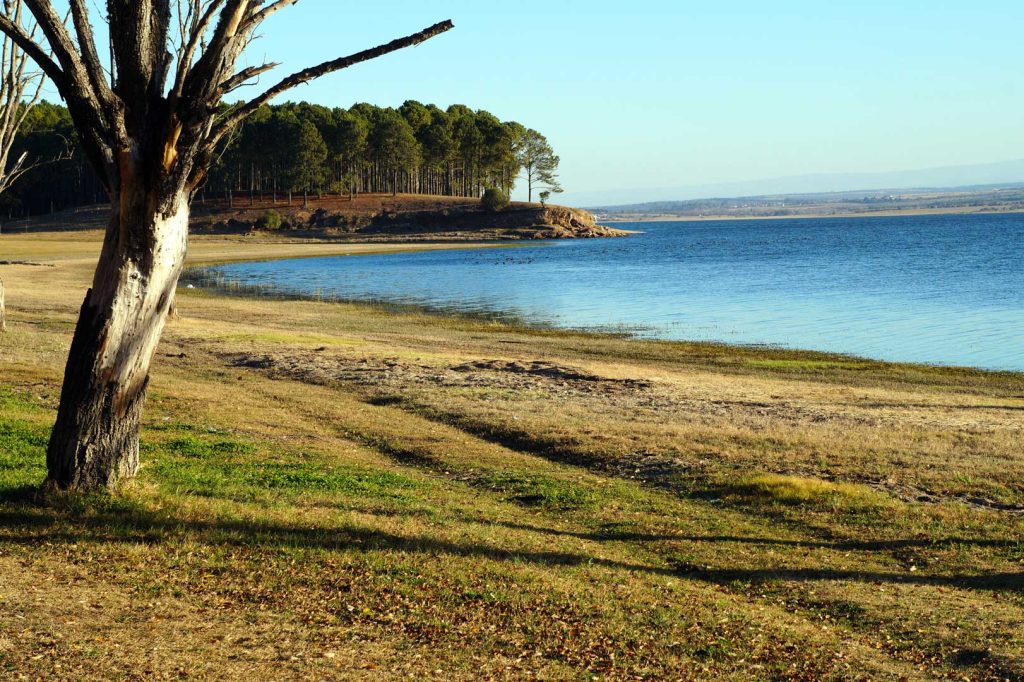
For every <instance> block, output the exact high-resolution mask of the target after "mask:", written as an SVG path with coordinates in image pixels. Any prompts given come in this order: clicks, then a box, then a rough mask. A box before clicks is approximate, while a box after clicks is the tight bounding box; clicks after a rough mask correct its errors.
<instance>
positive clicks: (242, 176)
mask: <svg viewBox="0 0 1024 682" xmlns="http://www.w3.org/2000/svg"><path fill="white" fill-rule="evenodd" d="M75 146H76V141H75V133H74V128H73V126H72V124H71V119H70V116H69V115H68V112H67V110H66V109H65V108H64V107H62V106H58V105H54V104H49V103H43V104H40V105H39V106H37V107H36V108H35V109H34V110H33V111H32V112H31V115H30V117H29V119H28V121H27V122H26V125H25V126H24V128H23V129H22V131H21V134H20V136H19V139H18V141H17V145H16V150H15V158H17V155H20V154H22V153H27V154H28V155H29V156H30V157H32V158H40V159H41V158H56V157H57V156H58V155H59V154H60V152H61V151H62V150H63V149H65V148H71V149H74V147H75ZM538 150H540V151H539V152H538ZM538 153H539V154H540V155H541V157H544V158H542V159H541V161H546V162H547V164H546V166H547V167H549V168H551V169H552V170H551V172H549V173H548V175H547V177H545V178H542V180H541V182H540V186H541V187H542V188H547V189H550V190H553V191H560V188H558V186H557V179H556V175H555V172H554V169H555V168H557V165H558V157H557V156H555V155H554V152H553V151H552V150H551V147H550V145H549V144H548V143H547V140H545V139H544V137H543V135H541V134H540V133H538V132H536V131H534V130H531V129H528V128H526V127H525V126H523V125H521V124H519V123H516V122H507V121H502V120H500V119H499V118H498V117H496V116H494V115H493V114H491V113H489V112H486V111H474V110H473V109H470V108H469V107H466V106H463V105H453V106H450V107H448V108H447V109H441V108H439V107H436V106H434V105H429V104H427V105H425V104H421V103H419V102H415V101H408V102H406V103H404V104H403V105H402V106H401V107H399V108H397V109H395V108H387V107H377V106H373V105H370V104H356V105H355V106H353V107H351V108H349V109H342V108H335V109H332V108H328V107H323V106H319V105H314V104H307V103H299V104H292V103H289V104H283V105H279V106H267V107H263V108H262V109H261V110H260V111H259V112H257V113H256V114H255V115H254V116H252V117H251V118H250V119H249V120H248V121H247V122H246V124H245V125H244V126H243V127H242V128H241V129H239V131H238V132H237V133H236V135H235V136H234V137H233V138H232V139H231V140H230V142H229V143H228V144H227V146H226V147H225V149H224V150H223V151H222V154H221V155H220V157H219V160H218V161H217V163H216V164H215V166H214V167H213V169H212V170H211V173H210V176H209V178H208V179H207V182H206V184H205V186H204V188H203V193H204V195H206V196H211V195H213V196H235V195H239V194H240V195H249V194H259V195H261V196H267V195H270V194H275V195H283V194H286V193H296V192H297V193H303V194H305V193H314V194H317V193H323V192H336V193H344V194H357V193H362V192H373V193H381V192H387V193H399V192H401V193H420V194H439V195H447V196H464V197H472V196H480V195H481V194H483V192H484V191H485V190H486V189H490V188H496V189H500V190H502V191H503V192H505V194H511V192H512V189H513V187H514V186H515V184H516V181H517V179H519V178H520V175H521V174H522V173H523V172H524V169H526V171H525V172H526V175H525V177H526V179H527V180H528V182H529V184H530V185H531V198H532V189H534V188H536V187H537V186H538V185H537V181H536V179H535V178H533V177H532V176H533V175H534V173H533V171H532V169H534V168H536V167H537V164H538V159H537V155H538ZM541 165H542V166H543V165H544V164H543V163H542V164H541ZM106 200H107V197H106V195H105V193H104V191H103V188H102V187H101V185H100V184H99V182H98V181H97V179H96V178H95V176H94V175H93V172H92V170H91V168H90V167H89V164H88V163H87V161H86V159H85V157H84V155H83V154H82V153H80V152H78V151H77V150H75V153H73V154H72V155H71V158H70V159H66V160H61V161H59V162H56V163H51V164H48V165H45V166H42V167H40V168H38V169H36V170H34V171H32V172H31V173H29V174H27V175H25V176H24V177H23V178H21V179H20V180H19V181H18V182H17V183H16V184H15V185H14V186H13V187H12V188H11V190H10V191H9V192H7V193H6V194H5V195H4V196H2V197H0V210H3V211H5V212H6V213H7V215H8V216H9V217H22V216H24V215H38V214H40V213H45V212H49V211H53V210H62V209H66V208H72V207H77V206H82V205H90V204H95V203H101V202H104V201H106Z"/></svg>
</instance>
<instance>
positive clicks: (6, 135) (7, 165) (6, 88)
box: [0, 0, 46, 194]
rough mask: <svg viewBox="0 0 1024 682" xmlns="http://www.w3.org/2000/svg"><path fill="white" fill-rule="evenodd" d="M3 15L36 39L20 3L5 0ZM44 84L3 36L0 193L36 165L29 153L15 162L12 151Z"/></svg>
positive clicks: (27, 59)
mask: <svg viewBox="0 0 1024 682" xmlns="http://www.w3.org/2000/svg"><path fill="white" fill-rule="evenodd" d="M4 14H5V16H6V17H7V18H8V20H9V21H10V23H11V24H13V25H14V26H16V27H17V28H18V29H20V30H21V31H22V32H23V33H24V34H25V35H27V36H28V37H29V38H32V39H34V38H35V37H36V36H37V34H38V32H39V27H38V26H37V25H36V23H35V22H34V21H33V20H32V15H31V14H29V13H27V12H25V10H24V5H23V3H22V1H21V0H4ZM30 67H31V68H30ZM45 82H46V79H45V77H44V75H43V72H42V71H40V70H38V68H36V67H34V66H33V65H32V60H31V58H30V57H29V54H28V53H27V52H26V51H25V50H24V49H22V48H21V46H20V45H19V44H18V42H17V41H15V40H14V39H12V38H11V37H10V36H9V35H7V34H4V41H3V48H2V51H0V194H2V193H3V192H4V191H6V190H7V189H8V188H9V187H10V186H11V185H12V184H14V182H15V181H16V180H17V179H18V178H20V177H21V176H22V175H24V174H25V173H27V172H28V171H30V170H32V169H33V168H35V167H36V166H37V165H39V163H38V162H36V163H34V162H32V161H31V160H30V159H29V155H28V152H25V153H23V154H21V155H19V156H18V157H17V158H14V159H12V158H11V152H12V150H13V149H14V142H15V139H16V138H17V136H18V131H20V130H21V128H22V126H24V124H25V120H26V119H27V118H28V115H29V113H31V111H32V108H33V107H34V106H35V105H36V104H38V103H39V100H40V98H41V97H42V95H43V85H44V84H45Z"/></svg>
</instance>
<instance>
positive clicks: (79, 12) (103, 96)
mask: <svg viewBox="0 0 1024 682" xmlns="http://www.w3.org/2000/svg"><path fill="white" fill-rule="evenodd" d="M71 16H72V18H73V20H74V22H75V33H77V34H78V47H79V49H80V50H81V51H82V59H83V60H84V62H85V69H86V72H87V73H88V74H89V81H90V82H91V83H92V87H93V89H94V90H95V91H96V95H97V97H98V98H99V100H100V102H102V103H103V106H104V107H105V108H107V109H108V112H107V114H108V116H110V115H112V114H113V110H114V108H115V99H114V93H113V91H112V90H111V89H110V85H109V84H108V83H107V78H106V76H105V74H104V73H103V65H102V64H101V63H100V58H99V55H98V54H97V52H96V40H95V39H94V38H93V35H92V25H91V24H90V23H89V10H88V9H87V8H86V6H85V0H71Z"/></svg>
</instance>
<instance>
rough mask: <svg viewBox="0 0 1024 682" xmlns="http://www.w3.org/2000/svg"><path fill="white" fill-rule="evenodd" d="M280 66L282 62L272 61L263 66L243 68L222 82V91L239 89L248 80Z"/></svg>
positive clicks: (223, 92) (227, 91)
mask: <svg viewBox="0 0 1024 682" xmlns="http://www.w3.org/2000/svg"><path fill="white" fill-rule="evenodd" d="M278 66H280V64H276V63H274V62H271V63H269V64H263V65H262V66H250V67H248V68H245V69H242V70H241V71H239V72H238V73H236V74H235V75H234V76H232V77H231V78H228V79H227V80H226V81H224V82H223V83H221V84H220V91H221V93H222V94H225V95H226V94H227V93H229V92H231V91H232V90H237V89H238V88H240V87H241V86H243V85H245V82H246V81H248V80H252V79H253V78H256V77H257V76H259V75H261V74H264V73H266V72H267V71H272V70H273V69H276V68H277V67H278Z"/></svg>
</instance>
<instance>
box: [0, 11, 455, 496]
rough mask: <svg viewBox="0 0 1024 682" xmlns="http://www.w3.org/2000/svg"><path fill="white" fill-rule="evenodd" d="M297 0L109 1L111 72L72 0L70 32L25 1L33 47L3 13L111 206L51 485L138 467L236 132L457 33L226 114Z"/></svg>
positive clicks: (359, 56)
mask: <svg viewBox="0 0 1024 682" xmlns="http://www.w3.org/2000/svg"><path fill="white" fill-rule="evenodd" d="M5 1H6V0H5ZM296 2H297V0H180V1H179V2H174V3H172V2H171V0H107V3H106V10H107V12H106V14H107V21H108V23H109V35H110V54H111V64H109V65H105V64H103V63H102V62H101V60H100V58H99V56H98V54H99V53H98V51H97V49H96V44H95V41H94V39H93V30H92V25H91V23H90V18H89V10H88V6H87V0H69V4H70V10H71V13H70V15H71V20H72V27H68V26H67V25H65V23H64V21H62V19H61V16H60V15H59V14H58V12H57V11H56V10H55V8H54V6H53V4H52V3H51V1H50V0H24V3H25V6H26V7H27V8H28V9H29V11H30V12H31V14H32V17H33V19H34V20H35V21H36V22H38V26H39V32H40V33H41V35H42V40H41V41H39V42H37V41H36V39H35V36H34V35H33V34H32V33H30V32H29V31H27V30H25V29H24V28H23V27H22V26H21V24H20V23H19V21H18V20H17V16H16V15H15V14H14V13H13V12H12V10H13V6H12V4H11V3H10V2H7V3H6V4H5V11H4V12H3V13H2V14H0V32H2V33H3V34H4V35H6V36H7V37H8V38H9V39H10V41H11V42H12V44H14V45H16V46H17V47H18V48H19V49H20V50H22V51H23V52H24V53H25V54H27V55H28V56H29V57H31V58H32V59H33V60H34V61H35V62H36V63H37V64H38V65H39V67H40V68H41V69H42V71H43V72H44V73H45V74H46V76H47V78H49V79H50V80H51V81H52V82H53V84H54V86H55V87H56V88H57V90H58V91H59V92H60V94H61V96H62V97H63V98H64V100H65V102H66V103H67V107H68V110H69V111H70V113H71V117H72V120H73V121H74V124H75V128H76V130H77V132H78V137H79V142H80V144H81V146H82V148H83V149H84V151H85V153H86V155H87V156H88V158H89V160H90V161H91V162H92V165H93V166H94V167H95V169H96V171H97V173H98V174H99V177H100V179H101V181H102V182H103V184H104V186H105V187H106V190H107V192H108V194H109V195H110V203H111V218H110V222H109V224H108V227H107V232H106V236H105V238H104V242H103V248H102V250H101V253H100V259H99V263H98V265H97V268H96V274H95V276H94V278H93V283H92V287H91V289H90V290H89V291H88V293H87V294H86V297H85V301H84V303H83V304H82V309H81V314H80V316H79V320H78V325H77V327H76V329H75V336H74V339H73V341H72V344H71V351H70V354H69V357H68V363H67V367H66V369H65V374H64V386H63V390H62V393H61V400H60V407H59V409H58V412H57V423H56V424H55V426H54V429H53V434H52V436H51V439H50V444H49V448H48V450H47V467H48V472H49V474H48V483H49V484H50V485H52V486H54V487H57V488H60V489H76V490H90V489H96V488H110V487H114V486H117V485H118V484H120V483H121V482H123V481H125V480H126V479H130V478H131V477H132V476H134V475H135V473H136V471H137V470H138V465H139V444H138V431H139V420H140V415H141V413H142V405H143V402H144V398H145V394H146V386H147V384H148V381H149V366H150V363H151V361H152V358H153V355H154V352H155V350H156V346H157V343H158V342H159V339H160V335H161V332H162V330H163V326H164V323H165V321H166V319H167V314H168V308H169V307H170V305H171V301H172V300H173V298H174V290H175V287H176V285H177V281H178V276H179V275H180V273H181V267H182V263H183V262H184V259H185V251H186V245H187V239H188V221H189V203H190V201H191V199H192V197H193V195H194V193H195V192H196V191H197V189H198V188H199V187H201V186H202V183H203V181H204V178H205V177H206V173H207V171H208V169H209V165H210V163H211V160H212V159H213V158H214V157H215V154H216V152H217V150H218V147H219V145H220V144H221V143H222V142H223V141H224V140H225V138H226V137H227V136H228V135H229V134H230V133H231V131H232V129H233V128H234V127H236V126H237V125H238V124H239V123H240V122H241V121H243V120H244V119H245V117H247V116H249V115H250V114H252V113H253V112H255V111H256V110H257V109H259V107H261V106H262V105H263V104H265V103H267V102H269V101H270V100H271V99H273V98H274V97H276V96H277V95H280V94H282V93H284V92H287V91H288V90H290V89H291V88H294V87H296V86H298V85H301V84H303V83H307V82H309V81H310V80H313V79H315V78H319V77H321V76H323V75H326V74H328V73H332V72H334V71H338V70H340V69H344V68H347V67H350V66H353V65H355V64H358V63H361V62H364V61H367V60H370V59H374V58H377V57H380V56H383V55H385V54H388V53H390V52H394V51H396V50H399V49H402V48H405V47H410V46H413V45H417V44H419V43H421V42H423V41H425V40H428V39H430V38H432V37H434V36H436V35H439V34H441V33H443V32H445V31H448V30H449V29H451V28H452V24H451V22H448V21H446V22H442V23H439V24H436V25H434V26H431V27H429V28H427V29H424V30H423V31H419V32H417V33H414V34H412V35H410V36H407V37H405V38H401V39H398V40H394V41H392V42H390V43H387V44H386V45H381V46H378V47H375V48H371V49H369V50H364V51H362V52H358V53H356V54H353V55H350V56H348V57H343V58H341V59H336V60H333V61H330V62H325V63H324V64H321V65H319V66H315V67H312V68H309V69H305V70H303V71H300V72H298V73H296V74H293V75H291V76H289V77H287V78H285V79H283V80H282V81H280V82H279V83H278V84H277V85H275V86H273V87H271V88H269V89H268V90H266V91H265V92H264V93H263V94H261V95H259V96H257V97H255V98H253V99H252V100H250V101H248V102H245V103H242V104H238V105H234V106H231V107H227V108H226V109H224V108H222V107H221V101H222V98H223V97H224V96H225V95H226V94H227V93H230V92H233V91H235V90H237V89H238V88H239V87H241V86H243V85H245V84H246V83H248V82H250V81H251V80H252V79H254V78H255V77H257V76H259V75H261V74H263V73H266V72H267V71H269V70H271V69H272V68H273V67H274V65H273V64H264V65H261V66H254V67H246V68H243V69H241V70H236V64H237V62H238V61H239V58H240V57H241V55H242V53H243V52H244V51H245V49H246V47H247V46H248V45H249V43H250V42H251V40H252V37H253V33H254V31H256V29H257V28H258V27H259V26H260V25H261V24H262V22H263V21H264V20H266V18H267V17H269V16H270V15H272V14H273V13H275V12H277V11H279V10H281V9H284V8H286V7H289V6H291V5H293V4H295V3H296ZM172 27H173V29H174V30H173V31H172ZM72 29H73V31H74V36H72ZM172 33H175V34H176V35H173V36H172ZM172 69H173V70H174V72H173V74H172ZM108 74H112V75H111V76H110V78H109V79H108Z"/></svg>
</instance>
